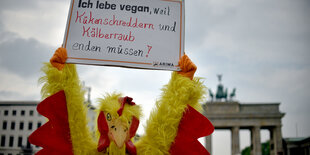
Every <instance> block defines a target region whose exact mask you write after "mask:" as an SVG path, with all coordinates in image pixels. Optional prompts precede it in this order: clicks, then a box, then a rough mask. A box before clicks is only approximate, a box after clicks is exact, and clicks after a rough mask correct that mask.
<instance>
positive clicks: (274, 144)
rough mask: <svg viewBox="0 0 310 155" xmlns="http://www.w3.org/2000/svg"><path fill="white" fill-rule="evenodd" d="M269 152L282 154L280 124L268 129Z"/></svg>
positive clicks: (275, 154) (272, 154) (276, 154)
mask: <svg viewBox="0 0 310 155" xmlns="http://www.w3.org/2000/svg"><path fill="white" fill-rule="evenodd" d="M270 154H271V155H278V154H283V144H282V131H281V126H276V127H274V128H271V129H270Z"/></svg>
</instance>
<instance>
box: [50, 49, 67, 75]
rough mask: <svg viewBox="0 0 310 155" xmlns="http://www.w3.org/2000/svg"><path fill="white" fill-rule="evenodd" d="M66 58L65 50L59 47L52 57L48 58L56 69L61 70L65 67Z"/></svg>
mask: <svg viewBox="0 0 310 155" xmlns="http://www.w3.org/2000/svg"><path fill="white" fill-rule="evenodd" d="M67 59H68V55H67V50H66V49H65V48H62V47H59V48H58V49H57V50H56V51H55V53H54V55H53V57H52V58H51V59H50V63H51V64H52V65H53V66H54V67H56V68H57V69H58V70H62V69H63V68H64V67H65V63H66V60H67Z"/></svg>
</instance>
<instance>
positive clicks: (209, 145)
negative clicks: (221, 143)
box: [206, 135, 212, 154]
mask: <svg viewBox="0 0 310 155" xmlns="http://www.w3.org/2000/svg"><path fill="white" fill-rule="evenodd" d="M206 149H207V150H208V152H209V153H210V154H212V135H209V136H207V137H206Z"/></svg>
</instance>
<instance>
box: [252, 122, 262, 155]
mask: <svg viewBox="0 0 310 155" xmlns="http://www.w3.org/2000/svg"><path fill="white" fill-rule="evenodd" d="M251 155H262V149H261V143H260V127H259V126H255V127H253V128H252V129H251Z"/></svg>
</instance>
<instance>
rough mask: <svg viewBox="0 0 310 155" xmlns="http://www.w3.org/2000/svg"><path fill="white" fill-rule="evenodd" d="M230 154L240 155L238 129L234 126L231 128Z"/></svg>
mask: <svg viewBox="0 0 310 155" xmlns="http://www.w3.org/2000/svg"><path fill="white" fill-rule="evenodd" d="M231 154H232V155H238V154H240V140H239V127H238V126H234V127H232V128H231Z"/></svg>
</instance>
